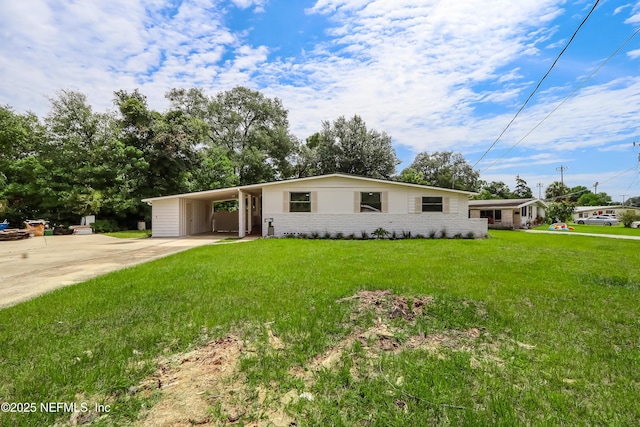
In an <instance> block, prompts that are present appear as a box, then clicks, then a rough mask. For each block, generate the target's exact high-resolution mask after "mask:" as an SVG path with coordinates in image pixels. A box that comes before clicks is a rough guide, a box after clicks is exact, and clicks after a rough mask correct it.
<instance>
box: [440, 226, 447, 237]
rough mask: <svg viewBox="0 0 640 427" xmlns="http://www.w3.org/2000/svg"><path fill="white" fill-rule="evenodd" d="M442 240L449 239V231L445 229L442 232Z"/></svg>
mask: <svg viewBox="0 0 640 427" xmlns="http://www.w3.org/2000/svg"><path fill="white" fill-rule="evenodd" d="M440 238H441V239H446V238H447V229H446V228H443V229H442V230H440Z"/></svg>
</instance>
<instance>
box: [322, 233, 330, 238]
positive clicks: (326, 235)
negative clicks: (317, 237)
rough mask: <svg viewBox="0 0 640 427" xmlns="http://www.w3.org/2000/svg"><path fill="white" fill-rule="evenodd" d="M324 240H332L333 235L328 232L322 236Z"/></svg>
mask: <svg viewBox="0 0 640 427" xmlns="http://www.w3.org/2000/svg"><path fill="white" fill-rule="evenodd" d="M322 238H323V239H330V238H331V233H329V232H328V231H325V232H324V234H323V235H322Z"/></svg>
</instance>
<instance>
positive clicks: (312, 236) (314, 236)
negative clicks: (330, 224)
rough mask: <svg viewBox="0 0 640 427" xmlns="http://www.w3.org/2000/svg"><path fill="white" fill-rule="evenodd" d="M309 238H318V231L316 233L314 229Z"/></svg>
mask: <svg viewBox="0 0 640 427" xmlns="http://www.w3.org/2000/svg"><path fill="white" fill-rule="evenodd" d="M309 238H310V239H314V240H315V239H318V238H320V233H318V232H317V231H314V232H313V233H311V235H310V237H309Z"/></svg>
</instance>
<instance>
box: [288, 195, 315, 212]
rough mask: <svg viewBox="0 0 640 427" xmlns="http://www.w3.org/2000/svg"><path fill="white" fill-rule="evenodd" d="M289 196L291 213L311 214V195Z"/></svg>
mask: <svg viewBox="0 0 640 427" xmlns="http://www.w3.org/2000/svg"><path fill="white" fill-rule="evenodd" d="M289 194H290V195H289V212H311V193H289Z"/></svg>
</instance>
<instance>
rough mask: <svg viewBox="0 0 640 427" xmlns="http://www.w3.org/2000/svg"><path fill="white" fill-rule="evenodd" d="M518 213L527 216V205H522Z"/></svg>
mask: <svg viewBox="0 0 640 427" xmlns="http://www.w3.org/2000/svg"><path fill="white" fill-rule="evenodd" d="M520 214H521V215H522V216H523V217H526V216H527V207H526V206H525V207H523V208H522V209H520Z"/></svg>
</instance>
